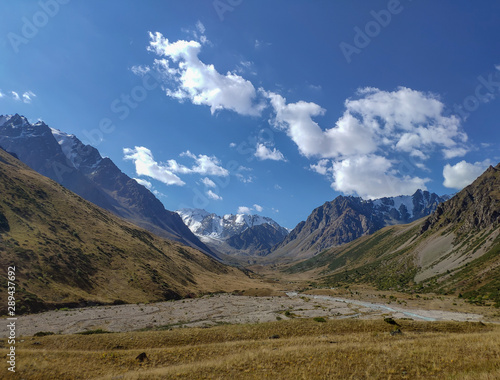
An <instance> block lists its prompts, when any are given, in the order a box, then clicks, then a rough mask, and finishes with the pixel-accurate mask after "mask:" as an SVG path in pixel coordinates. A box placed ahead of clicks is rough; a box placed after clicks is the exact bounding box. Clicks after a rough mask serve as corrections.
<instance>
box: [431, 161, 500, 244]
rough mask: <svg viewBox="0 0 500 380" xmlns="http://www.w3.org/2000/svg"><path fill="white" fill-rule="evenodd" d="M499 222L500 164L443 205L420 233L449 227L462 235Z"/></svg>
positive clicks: (494, 225)
mask: <svg viewBox="0 0 500 380" xmlns="http://www.w3.org/2000/svg"><path fill="white" fill-rule="evenodd" d="M499 224H500V164H498V165H497V166H496V167H493V166H490V167H489V168H488V169H487V170H486V172H484V173H483V174H482V175H481V176H480V177H479V178H477V179H476V180H475V181H474V182H473V183H472V184H471V185H469V186H467V187H466V188H465V189H463V190H462V191H460V192H459V193H458V194H457V195H456V196H454V197H453V198H452V199H450V200H449V201H447V202H445V203H442V204H440V205H439V206H438V207H437V209H436V212H435V213H434V214H432V215H431V216H429V218H428V219H427V220H426V221H425V223H424V225H423V226H422V229H421V233H424V232H426V231H428V230H437V229H440V228H443V227H448V226H449V227H450V228H453V229H454V230H455V231H456V232H457V233H458V234H461V233H467V232H469V231H471V230H480V229H486V228H489V227H496V226H498V225H499Z"/></svg>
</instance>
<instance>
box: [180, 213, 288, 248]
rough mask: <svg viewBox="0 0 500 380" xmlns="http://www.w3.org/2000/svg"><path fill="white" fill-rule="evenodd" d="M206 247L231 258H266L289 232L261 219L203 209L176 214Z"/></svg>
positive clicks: (265, 219)
mask: <svg viewBox="0 0 500 380" xmlns="http://www.w3.org/2000/svg"><path fill="white" fill-rule="evenodd" d="M176 212H177V213H178V214H179V215H180V216H181V218H182V220H183V221H184V223H185V224H186V225H187V226H188V227H189V228H190V230H191V231H192V232H193V233H194V234H195V235H196V236H198V237H199V238H200V239H201V240H202V241H203V242H204V243H205V244H207V245H208V246H211V247H213V248H214V249H216V250H218V251H221V252H223V253H226V254H230V255H265V254H267V253H268V252H269V250H270V249H271V247H273V246H274V245H276V244H278V243H279V242H281V241H282V240H283V239H284V238H285V237H286V235H287V234H288V230H287V229H286V228H284V227H281V226H280V225H279V224H278V223H276V222H275V221H274V220H273V219H271V218H268V217H265V216H260V215H245V214H236V215H232V214H227V215H224V216H218V215H216V214H211V213H209V212H207V211H205V210H200V209H182V210H178V211H176Z"/></svg>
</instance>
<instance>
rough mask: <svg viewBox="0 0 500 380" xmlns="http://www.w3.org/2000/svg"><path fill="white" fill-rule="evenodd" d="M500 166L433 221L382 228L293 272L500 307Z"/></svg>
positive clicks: (447, 204)
mask: <svg viewBox="0 0 500 380" xmlns="http://www.w3.org/2000/svg"><path fill="white" fill-rule="evenodd" d="M499 189H500V164H499V165H497V166H496V167H490V168H489V169H488V170H487V171H486V172H485V173H483V174H482V175H481V176H480V177H479V178H478V179H477V180H476V181H474V183H472V184H471V185H470V186H468V187H466V188H465V189H463V190H462V191H460V192H459V193H458V194H457V195H456V196H454V197H453V198H452V199H450V200H449V201H447V202H445V203H442V204H440V205H439V206H438V208H437V210H436V211H435V212H434V213H433V214H431V215H430V216H429V217H428V218H425V219H421V220H418V221H416V222H414V223H411V224H408V225H402V226H392V227H387V228H384V229H382V230H380V231H378V232H376V233H375V234H373V235H371V236H366V237H362V238H360V239H358V240H355V241H354V242H352V243H349V244H346V245H344V246H341V247H336V248H333V249H330V250H327V251H324V252H322V253H321V254H319V255H317V256H316V257H314V258H312V259H309V260H306V261H303V262H301V263H299V264H296V265H294V266H292V267H291V268H289V269H288V270H289V271H291V272H302V271H308V270H312V269H315V271H316V272H317V270H318V269H320V270H321V280H322V281H323V282H326V283H328V284H337V283H343V282H345V283H370V284H374V285H376V286H377V287H379V288H381V289H398V290H418V291H425V290H429V291H430V290H432V291H441V292H455V293H457V294H459V293H462V294H463V295H464V296H466V297H468V298H470V299H471V300H472V301H474V302H478V303H489V302H495V303H497V304H500V237H499V232H500V228H499V227H500V190H499Z"/></svg>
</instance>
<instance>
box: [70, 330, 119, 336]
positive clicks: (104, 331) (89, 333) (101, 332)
mask: <svg viewBox="0 0 500 380" xmlns="http://www.w3.org/2000/svg"><path fill="white" fill-rule="evenodd" d="M77 334H79V335H93V334H111V331H106V330H103V329H96V330H86V331H82V332H79V333H77Z"/></svg>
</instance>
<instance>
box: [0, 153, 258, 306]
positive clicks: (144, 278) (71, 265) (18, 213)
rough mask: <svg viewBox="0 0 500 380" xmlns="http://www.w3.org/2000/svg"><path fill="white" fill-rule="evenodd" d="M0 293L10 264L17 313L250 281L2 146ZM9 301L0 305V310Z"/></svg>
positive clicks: (156, 297) (169, 295) (163, 296)
mask: <svg viewBox="0 0 500 380" xmlns="http://www.w3.org/2000/svg"><path fill="white" fill-rule="evenodd" d="M0 195H1V196H0V266H1V267H2V268H5V270H4V271H1V272H0V285H1V286H0V297H1V298H2V299H7V268H8V267H9V266H15V267H16V270H15V272H16V281H15V282H16V295H15V296H16V315H17V314H22V313H25V312H35V311H39V310H44V309H52V308H55V307H62V306H69V307H73V306H84V305H93V304H94V305H95V304H109V303H120V302H126V303H136V302H154V301H161V300H168V299H177V298H180V297H186V296H190V295H197V294H203V293H206V292H215V291H221V290H223V291H233V290H234V289H244V288H248V287H251V286H258V284H254V282H255V280H252V279H251V278H249V277H248V276H247V275H246V274H245V273H244V272H242V271H240V270H237V269H236V268H231V267H228V266H226V265H223V264H222V263H220V262H219V261H217V260H215V259H213V258H211V257H209V256H207V255H206V254H204V253H201V252H200V251H198V250H196V249H193V248H191V247H187V246H185V245H182V244H180V243H178V242H174V241H171V240H167V239H163V238H160V237H157V236H155V235H153V234H151V233H150V232H148V231H146V230H144V229H141V228H138V227H136V226H135V225H133V224H131V223H129V222H127V221H125V220H123V219H122V218H119V217H117V216H115V215H114V214H112V213H110V212H108V211H106V210H104V209H102V208H99V207H97V206H96V205H94V204H93V203H90V202H88V201H86V200H84V199H83V198H81V197H80V196H78V195H76V194H74V193H72V192H71V191H69V190H67V189H66V188H65V187H63V186H61V185H59V184H58V183H56V182H54V181H52V180H51V179H49V178H47V177H45V176H42V175H40V174H38V173H37V172H35V171H33V170H32V169H30V168H29V167H28V166H26V165H24V164H23V163H22V162H21V161H19V160H17V159H15V158H14V157H13V156H11V155H9V154H7V153H6V152H5V151H4V150H3V149H0ZM6 308H7V303H6V302H4V303H2V304H1V305H0V314H3V313H5V312H6Z"/></svg>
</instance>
